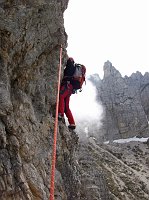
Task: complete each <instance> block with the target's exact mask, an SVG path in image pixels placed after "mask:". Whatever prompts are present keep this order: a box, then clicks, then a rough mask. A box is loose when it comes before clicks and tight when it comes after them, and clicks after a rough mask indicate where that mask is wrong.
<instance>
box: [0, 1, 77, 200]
mask: <svg viewBox="0 0 149 200" xmlns="http://www.w3.org/2000/svg"><path fill="white" fill-rule="evenodd" d="M67 4H68V0H63V1H60V0H38V1H37V0H36V1H35V0H3V1H0V195H1V199H2V200H6V199H7V200H9V199H10V200H11V199H15V200H21V199H24V200H27V199H36V200H38V199H44V200H47V199H48V198H49V182H50V165H51V151H52V144H53V139H52V138H53V124H54V118H53V115H54V110H55V101H56V88H57V76H58V64H59V51H60V45H61V44H62V45H63V61H62V63H63V64H64V62H65V60H66V56H67V55H66V51H65V48H66V45H67V35H66V33H65V30H64V19H63V12H64V11H65V9H66V8H67ZM61 126H62V127H63V129H64V130H62V131H60V132H59V140H58V149H57V154H58V161H57V165H58V166H57V170H56V186H55V187H56V189H55V199H76V198H77V196H78V195H79V194H77V192H76V191H75V188H76V187H77V186H76V187H75V186H74V187H73V191H72V185H70V184H69V182H71V183H74V185H75V183H76V182H77V179H75V173H77V172H76V171H75V170H74V169H73V168H74V167H75V164H74V160H73V154H74V151H73V149H74V148H75V145H76V144H74V145H73V142H72V140H73V139H72V138H71V136H70V133H69V132H68V130H67V129H66V127H65V125H63V124H62V125H61ZM63 131H64V132H65V133H66V135H65V136H64V135H62V134H63ZM66 137H67V140H66ZM69 143H70V144H69ZM71 144H72V145H73V146H71ZM66 156H67V157H66ZM71 156H72V158H71V159H70V157H71ZM61 162H64V164H65V165H63V164H62V163H61ZM72 163H73V164H72ZM63 170H65V172H67V171H70V173H71V177H70V176H69V175H67V173H65V174H63V173H61V172H63ZM74 191H75V192H74ZM74 193H75V195H73V194H74ZM70 196H72V198H70Z"/></svg>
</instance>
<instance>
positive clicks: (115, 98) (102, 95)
mask: <svg viewBox="0 0 149 200" xmlns="http://www.w3.org/2000/svg"><path fill="white" fill-rule="evenodd" d="M94 84H95V83H94ZM95 85H96V87H97V90H98V101H100V102H101V103H102V105H103V107H104V110H105V117H104V118H103V127H102V132H104V135H105V138H107V139H110V140H113V139H116V138H127V137H132V136H135V135H137V136H147V135H148V134H149V127H148V121H149V120H148V110H149V101H148V99H149V96H148V95H149V92H148V90H149V75H148V73H146V74H145V75H144V76H143V75H142V74H141V73H140V72H136V73H133V74H132V75H131V76H130V77H127V76H125V77H124V78H123V77H122V76H121V74H120V73H119V71H118V70H116V69H115V67H114V66H112V63H110V62H109V61H107V62H105V64H104V78H103V80H100V81H98V83H96V84H95Z"/></svg>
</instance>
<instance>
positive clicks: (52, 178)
mask: <svg viewBox="0 0 149 200" xmlns="http://www.w3.org/2000/svg"><path fill="white" fill-rule="evenodd" d="M61 66H62V45H61V48H60V59H59V73H58V84H57V99H56V114H55V125H54V141H53V153H52V169H51V184H50V199H49V200H54V179H55V164H56V141H57V126H58V105H59V91H60V80H61Z"/></svg>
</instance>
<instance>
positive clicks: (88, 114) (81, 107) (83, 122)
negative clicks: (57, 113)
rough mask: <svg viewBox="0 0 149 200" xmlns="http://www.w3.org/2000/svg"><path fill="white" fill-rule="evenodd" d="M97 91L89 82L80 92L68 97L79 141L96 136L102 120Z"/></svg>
mask: <svg viewBox="0 0 149 200" xmlns="http://www.w3.org/2000/svg"><path fill="white" fill-rule="evenodd" d="M96 96H97V91H96V88H95V86H94V85H93V84H92V83H91V82H90V81H89V80H87V81H86V85H85V84H84V85H83V90H82V92H79V91H78V92H77V94H73V95H71V97H70V109H71V111H72V114H73V116H74V119H75V122H76V132H77V134H78V135H79V137H80V139H83V138H87V137H89V136H94V137H96V136H98V134H99V130H100V128H101V125H102V123H101V119H102V118H103V108H102V106H101V104H100V103H98V102H97V101H96Z"/></svg>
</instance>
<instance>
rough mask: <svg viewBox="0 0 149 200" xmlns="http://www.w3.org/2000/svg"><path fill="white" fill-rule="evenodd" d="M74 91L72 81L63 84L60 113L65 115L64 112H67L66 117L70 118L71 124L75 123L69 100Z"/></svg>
mask: <svg viewBox="0 0 149 200" xmlns="http://www.w3.org/2000/svg"><path fill="white" fill-rule="evenodd" d="M72 92H73V86H72V85H71V84H70V83H67V84H65V85H61V88H60V96H59V111H58V113H59V114H61V115H62V116H64V113H65V114H66V117H67V118H68V121H69V124H74V125H75V121H74V118H73V115H72V113H71V110H70V108H69V100H70V96H71V94H72Z"/></svg>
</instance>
